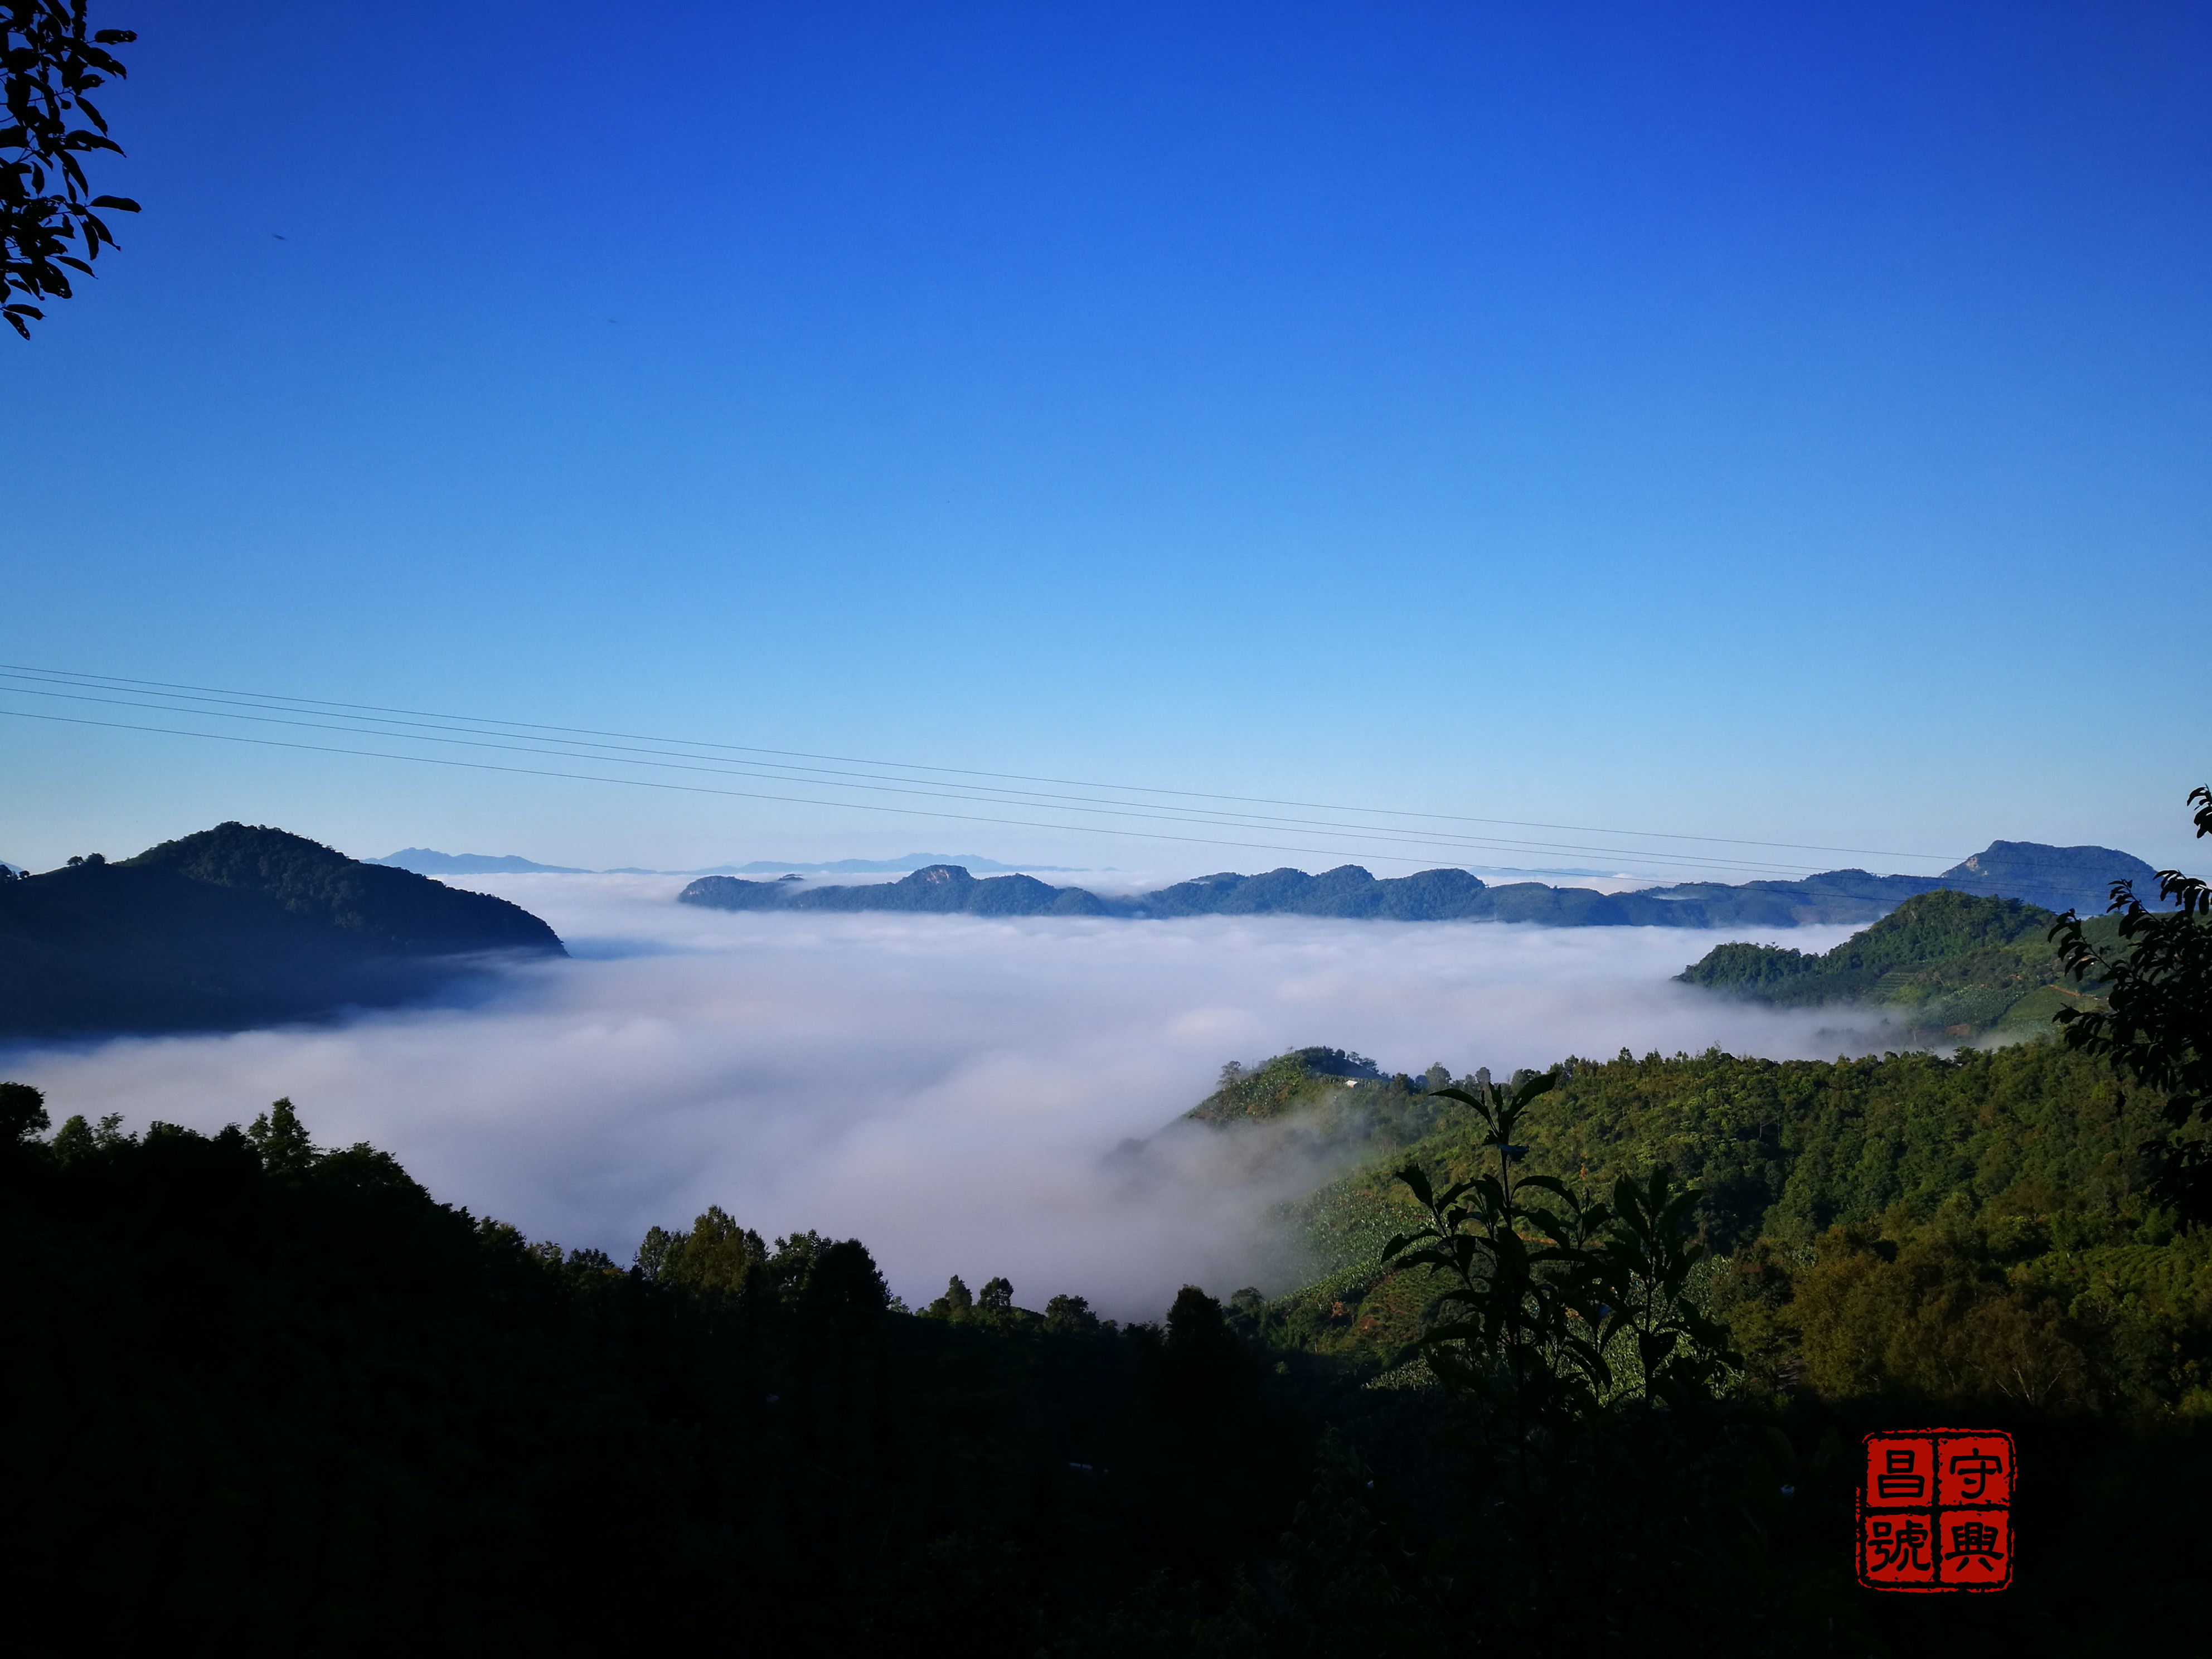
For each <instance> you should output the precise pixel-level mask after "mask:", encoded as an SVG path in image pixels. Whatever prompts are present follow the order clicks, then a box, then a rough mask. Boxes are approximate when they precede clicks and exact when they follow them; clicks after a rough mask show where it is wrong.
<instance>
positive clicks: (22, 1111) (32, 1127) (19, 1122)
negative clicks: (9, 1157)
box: [0, 1083, 46, 1149]
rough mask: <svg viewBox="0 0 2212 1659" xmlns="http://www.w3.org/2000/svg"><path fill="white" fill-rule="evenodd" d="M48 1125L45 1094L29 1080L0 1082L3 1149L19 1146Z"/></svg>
mask: <svg viewBox="0 0 2212 1659" xmlns="http://www.w3.org/2000/svg"><path fill="white" fill-rule="evenodd" d="M45 1127H46V1097H45V1096H44V1095H42V1094H40V1092H39V1091H37V1090H36V1089H33V1087H32V1086H31V1085H29V1084H27V1083H0V1149H5V1148H7V1147H11V1146H21V1145H22V1144H23V1143H24V1142H25V1141H27V1140H29V1139H33V1137H34V1136H36V1135H37V1134H38V1133H40V1131H41V1130H43V1129H44V1128H45Z"/></svg>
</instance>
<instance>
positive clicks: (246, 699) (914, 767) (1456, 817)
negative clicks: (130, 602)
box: [0, 664, 1955, 867]
mask: <svg viewBox="0 0 2212 1659" xmlns="http://www.w3.org/2000/svg"><path fill="white" fill-rule="evenodd" d="M0 672H5V673H8V674H10V675H14V676H19V677H24V678H28V677H31V676H43V677H46V683H48V684H81V685H86V686H103V687H111V688H124V687H132V688H148V689H149V690H151V691H153V692H155V693H156V694H159V693H165V692H167V693H173V692H183V693H186V694H191V695H192V696H194V697H195V700H201V699H207V698H215V699H222V700H228V701H233V702H240V703H241V704H245V705H246V706H250V707H262V708H275V707H277V706H280V705H291V706H295V707H296V708H301V709H337V710H349V711H353V712H354V713H355V714H362V715H368V716H372V717H381V716H404V717H408V718H409V719H411V720H437V721H441V722H445V723H446V726H445V728H444V729H456V730H458V729H471V728H475V729H478V730H483V729H486V728H491V727H507V728H513V730H512V731H510V732H506V733H503V735H520V734H521V733H526V732H560V733H566V734H568V736H570V737H583V738H620V739H623V740H624V741H625V742H634V743H650V744H662V745H664V746H665V748H666V749H668V750H675V749H693V750H698V749H705V750H721V751H723V752H726V753H732V754H748V755H769V756H781V757H784V758H786V759H789V760H817V761H829V762H832V763H837V764H841V765H851V766H870V767H876V768H880V769H896V770H898V771H903V772H936V773H943V774H945V775H949V776H958V777H977V778H996V779H1000V780H1002V781H1008V782H1023V783H1049V784H1054V785H1058V786H1060V787H1067V788H1080V789H1097V790H1119V791H1121V792H1123V793H1132V794H1152V795H1169V796H1173V797H1177V798H1181V799H1192V800H1221V801H1229V802H1232V803H1237V804H1239V805H1261V806H1290V807H1296V808H1299V809H1301V810H1304V811H1327V812H1365V813H1369V814H1370V815H1373V816H1377V817H1406V818H1425V819H1427V820H1429V821H1431V822H1433V823H1487V824H1497V825H1501V826H1504V827H1506V828H1511V829H1560V830H1567V831H1570V832H1572V833H1576V834H1581V835H1606V836H1626V837H1633V838H1636V839H1638V840H1658V841H1686V842H1701V843H1705V844H1707V845H1713V846H1729V847H1764V848H1773V849H1776V850H1778V851H1794V852H1813V853H1845V854H1856V855H1859V856H1863V857H1872V858H1905V859H1916V860H1952V861H1955V857H1954V854H1937V853H1908V852H1900V851H1898V850H1896V849H1894V848H1869V847H1833V846H1827V845H1824V844H1821V843H1818V842H1775V841H1759V840H1752V839H1748V838H1746V837H1741V836H1695V835H1686V834H1682V833H1680V832H1677V831H1672V830H1663V829H1617V828H1609V827H1607V826H1603V825H1597V824H1572V823H1549V822H1544V821H1540V820H1534V819H1526V818H1493V817H1470V816H1467V815H1463V814H1455V813H1443V812H1419V811H1404V810H1401V809H1398V808H1393V807H1382V806H1358V805H1341V804H1336V803H1330V802H1322V801H1298V800H1286V799H1276V798H1273V797H1268V796H1254V795H1231V794H1223V793H1213V792H1208V791H1204V790H1188V789H1169V788H1162V787H1156V786H1152V785H1147V784H1120V783H1100V782H1097V781H1087V780H1083V779H1074V778H1055V777H1046V776H1038V775H1030V774H1025V773H1017V772H990V771H983V770H979V769H974V768H966V767H945V766H934V765H929V764H927V763H920V762H909V761H881V760H870V759H865V758H862V757H854V756H849V755H823V754H817V753H813V752H811V751H808V750H787V749H769V748H763V747H759V746H757V745H748V744H726V743H720V742H714V741H711V740H708V739H704V738H667V737H659V736H654V735H652V734H649V733H643V732H614V731H607V730H604V729H600V728H595V727H590V726H555V725H549V724H545V723H543V722H537V721H528V720H504V719H501V718H498V717H495V716H490V715H481V716H479V715H464V714H445V713H441V712H438V711H435V710H428V709H416V708H393V707H391V706H389V705H385V704H377V703H353V702H333V701H331V700H329V699H325V698H316V697H301V696H293V695H290V694H289V693H281V692H253V691H240V690H234V689H227V688H222V687H215V686H202V685H192V684H183V683H179V682H174V681H163V680H143V679H132V678H127V677H124V676H117V675H95V674H88V673H83V672H81V671H76V670H71V669H55V668H45V667H37V666H32V665H22V664H0ZM380 723H384V724H390V723H392V722H389V721H380ZM432 729H435V728H432ZM588 746H591V747H596V748H608V747H612V746H614V745H608V744H593V745H588ZM645 752H652V751H645ZM795 770H806V771H811V770H815V769H811V768H805V769H795ZM844 775H845V776H852V774H844ZM999 793H1022V794H1027V793H1030V792H1027V791H1017V792H999ZM1200 810H1204V809H1200ZM1279 822H1285V823H1300V822H1304V821H1300V820H1279ZM1315 827H1316V828H1322V827H1326V828H1336V827H1339V826H1321V825H1316V826H1315ZM1342 827H1346V828H1355V827H1356V828H1362V829H1365V828H1370V826H1342ZM1535 845H1536V846H1537V847H1539V848H1542V847H1546V846H1548V845H1552V844H1551V843H1543V842H1539V843H1535ZM1559 850H1565V851H1583V852H1593V851H1594V852H1604V853H1612V854H1623V853H1626V854H1629V855H1632V856H1641V855H1642V854H1640V853H1638V850H1637V849H1633V848H1576V847H1565V848H1560V849H1559ZM1740 867H1749V866H1740Z"/></svg>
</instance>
